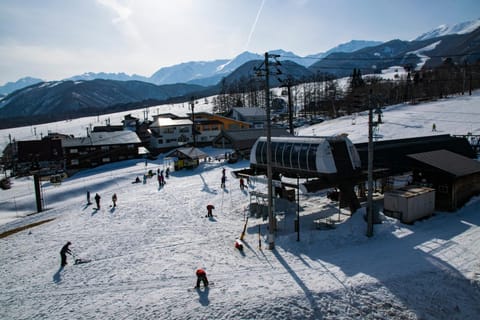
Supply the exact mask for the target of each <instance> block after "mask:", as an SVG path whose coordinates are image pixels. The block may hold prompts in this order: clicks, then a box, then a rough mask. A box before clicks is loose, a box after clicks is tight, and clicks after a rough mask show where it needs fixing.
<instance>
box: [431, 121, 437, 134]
mask: <svg viewBox="0 0 480 320" xmlns="http://www.w3.org/2000/svg"><path fill="white" fill-rule="evenodd" d="M435 131H437V125H436V124H435V123H434V124H432V132H435Z"/></svg>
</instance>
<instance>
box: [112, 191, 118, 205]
mask: <svg viewBox="0 0 480 320" xmlns="http://www.w3.org/2000/svg"><path fill="white" fill-rule="evenodd" d="M112 202H113V207H114V208H115V207H117V194H116V193H114V194H113V196H112Z"/></svg>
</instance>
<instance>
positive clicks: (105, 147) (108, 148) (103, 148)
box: [102, 146, 110, 151]
mask: <svg viewBox="0 0 480 320" xmlns="http://www.w3.org/2000/svg"><path fill="white" fill-rule="evenodd" d="M108 150H110V147H109V146H102V151H108Z"/></svg>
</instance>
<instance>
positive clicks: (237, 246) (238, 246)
mask: <svg viewBox="0 0 480 320" xmlns="http://www.w3.org/2000/svg"><path fill="white" fill-rule="evenodd" d="M235 249H238V250H239V251H243V243H242V240H240V239H236V240H235Z"/></svg>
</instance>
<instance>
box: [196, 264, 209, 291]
mask: <svg viewBox="0 0 480 320" xmlns="http://www.w3.org/2000/svg"><path fill="white" fill-rule="evenodd" d="M195 274H196V275H197V285H196V286H195V288H200V282H203V286H204V287H208V279H207V273H206V272H205V270H203V269H201V268H200V269H197V271H195Z"/></svg>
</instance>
